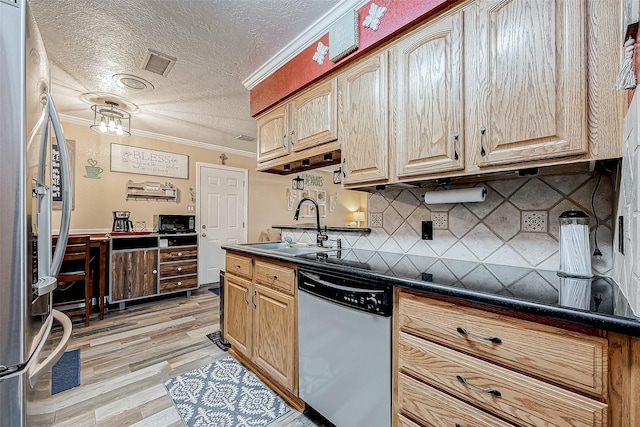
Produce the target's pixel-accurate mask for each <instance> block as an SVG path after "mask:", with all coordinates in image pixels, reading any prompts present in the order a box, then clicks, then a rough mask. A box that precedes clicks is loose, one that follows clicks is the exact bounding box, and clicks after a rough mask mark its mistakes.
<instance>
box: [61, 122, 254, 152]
mask: <svg viewBox="0 0 640 427" xmlns="http://www.w3.org/2000/svg"><path fill="white" fill-rule="evenodd" d="M60 120H62V121H64V122H68V123H73V124H76V125H86V126H90V125H92V124H93V120H88V119H82V118H80V117H74V116H68V115H66V114H60ZM131 135H135V136H141V137H144V138H151V139H157V140H160V141H166V142H172V143H174V144H181V145H188V146H191V147H198V148H204V149H205V150H212V151H223V152H225V153H231V154H236V155H238V156H243V157H251V158H253V159H256V158H257V154H256V153H253V152H251V151H244V150H238V149H237V148H229V147H223V146H222V145H215V144H209V143H207V142H201V141H194V140H192V139H185V138H178V137H175V136H168V135H161V134H159V133H154V132H147V131H144V130H135V129H131Z"/></svg>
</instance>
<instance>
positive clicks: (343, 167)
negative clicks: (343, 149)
mask: <svg viewBox="0 0 640 427" xmlns="http://www.w3.org/2000/svg"><path fill="white" fill-rule="evenodd" d="M346 166H347V158H346V157H345V158H344V159H342V177H343V178H346V177H347V168H346Z"/></svg>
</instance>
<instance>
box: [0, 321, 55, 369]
mask: <svg viewBox="0 0 640 427" xmlns="http://www.w3.org/2000/svg"><path fill="white" fill-rule="evenodd" d="M54 311H55V310H54ZM52 324H53V319H52V318H51V316H50V317H49V318H48V319H47V323H46V324H45V325H44V328H43V330H42V332H41V333H40V334H38V336H36V337H35V338H34V342H35V341H38V345H37V346H36V348H35V349H34V350H33V353H31V356H29V359H28V360H27V361H26V362H25V363H23V364H20V365H15V366H4V365H2V366H0V368H2V369H0V380H6V379H9V378H13V377H17V376H20V375H22V374H24V373H25V372H27V370H28V369H29V368H30V367H31V364H32V363H33V361H34V360H36V358H37V357H38V354H40V350H42V347H44V344H45V342H46V341H47V340H46V339H45V338H43V337H46V336H48V335H49V332H50V331H51V325H52Z"/></svg>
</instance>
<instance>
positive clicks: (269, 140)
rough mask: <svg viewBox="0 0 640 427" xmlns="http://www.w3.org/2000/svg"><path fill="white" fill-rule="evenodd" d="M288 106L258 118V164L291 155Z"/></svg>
mask: <svg viewBox="0 0 640 427" xmlns="http://www.w3.org/2000/svg"><path fill="white" fill-rule="evenodd" d="M288 109H289V106H288V105H287V104H285V105H281V106H279V107H276V108H274V109H273V110H270V111H269V112H267V113H265V114H264V115H262V116H260V117H259V118H258V162H263V161H265V160H271V159H275V158H278V157H282V156H285V155H287V154H289V143H290V138H289V117H288V114H287V111H288Z"/></svg>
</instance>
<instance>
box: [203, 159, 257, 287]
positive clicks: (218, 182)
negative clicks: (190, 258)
mask: <svg viewBox="0 0 640 427" xmlns="http://www.w3.org/2000/svg"><path fill="white" fill-rule="evenodd" d="M196 169H197V173H198V177H197V179H198V187H197V189H196V190H197V194H198V211H197V217H198V230H199V232H200V238H199V239H198V285H203V284H205V283H215V282H218V281H219V280H220V269H221V268H222V267H223V266H224V252H225V251H224V250H223V249H222V248H221V246H222V245H225V244H233V243H245V242H246V240H247V228H246V218H247V193H248V192H247V187H246V182H247V170H246V169H239V168H232V167H229V166H222V165H212V164H207V163H197V164H196Z"/></svg>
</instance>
